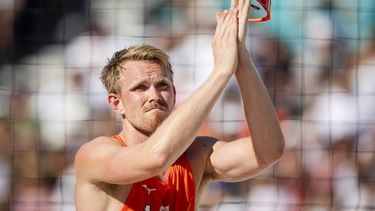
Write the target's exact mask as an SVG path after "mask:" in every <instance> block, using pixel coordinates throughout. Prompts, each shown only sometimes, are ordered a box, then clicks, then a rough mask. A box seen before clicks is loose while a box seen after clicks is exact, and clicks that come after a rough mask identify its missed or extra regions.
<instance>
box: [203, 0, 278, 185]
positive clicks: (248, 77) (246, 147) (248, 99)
mask: <svg viewBox="0 0 375 211" xmlns="http://www.w3.org/2000/svg"><path fill="white" fill-rule="evenodd" d="M233 5H234V6H236V5H237V6H238V9H239V21H238V22H239V30H238V42H239V47H238V67H237V68H238V69H237V71H236V79H237V82H238V84H239V87H240V91H241V96H242V100H243V107H244V111H245V116H246V121H247V125H248V129H249V131H250V135H251V137H247V138H243V139H239V140H235V141H232V142H220V141H218V142H217V143H216V144H215V145H214V146H213V149H214V150H213V153H212V154H211V156H210V162H209V163H208V167H207V168H208V171H211V174H212V177H213V179H217V180H224V181H240V180H244V179H247V178H249V177H251V176H254V175H255V174H257V173H259V172H260V171H262V170H263V169H265V168H267V167H269V166H271V165H272V164H273V163H275V162H276V161H278V160H279V159H280V157H281V156H282V154H283V152H284V138H283V135H282V132H281V128H280V125H279V122H278V119H277V115H276V112H275V110H274V108H273V105H272V102H271V100H270V98H269V95H268V92H267V90H266V88H265V86H264V84H263V82H262V80H261V79H260V77H259V76H258V74H257V72H256V69H255V66H254V64H253V62H252V60H251V57H250V54H249V53H248V51H247V49H246V46H245V43H246V41H245V38H246V25H247V13H248V8H249V5H250V1H249V0H239V1H238V2H236V1H235V0H233V1H232V6H233Z"/></svg>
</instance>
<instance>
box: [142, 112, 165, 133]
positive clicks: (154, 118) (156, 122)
mask: <svg viewBox="0 0 375 211" xmlns="http://www.w3.org/2000/svg"><path fill="white" fill-rule="evenodd" d="M155 112H158V113H156V114H151V115H150V116H149V117H148V118H144V120H143V124H142V123H141V125H138V126H135V129H137V130H138V131H139V132H141V133H142V134H145V135H147V136H150V135H151V134H153V133H154V132H155V130H156V129H157V128H158V127H159V126H160V125H161V124H162V123H163V121H164V120H165V119H166V118H167V117H168V116H169V114H170V112H167V111H155Z"/></svg>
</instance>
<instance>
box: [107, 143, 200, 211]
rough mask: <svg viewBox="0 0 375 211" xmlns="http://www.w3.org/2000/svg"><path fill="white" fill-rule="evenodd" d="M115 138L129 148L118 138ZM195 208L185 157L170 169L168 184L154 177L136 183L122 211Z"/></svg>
mask: <svg viewBox="0 0 375 211" xmlns="http://www.w3.org/2000/svg"><path fill="white" fill-rule="evenodd" d="M113 138H114V139H115V140H116V141H117V142H119V143H120V144H121V145H123V146H125V147H126V146H127V144H126V143H125V141H123V140H122V139H121V138H120V137H119V136H113ZM194 209H195V188H194V178H193V174H192V170H191V166H190V164H189V161H188V159H187V158H186V157H185V156H184V155H182V156H181V157H180V158H179V159H178V160H177V161H176V162H175V163H174V164H173V165H172V166H170V167H169V169H168V180H167V182H166V183H164V182H162V181H161V180H159V179H158V178H157V177H152V178H149V179H146V180H143V181H140V182H137V183H134V184H133V186H132V188H131V190H130V192H129V195H128V198H127V199H126V201H125V202H124V206H123V208H122V209H121V211H161V210H163V211H167V210H170V211H172V210H186V211H194Z"/></svg>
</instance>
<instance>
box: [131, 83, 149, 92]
mask: <svg viewBox="0 0 375 211" xmlns="http://www.w3.org/2000/svg"><path fill="white" fill-rule="evenodd" d="M145 90H147V86H146V85H144V84H139V85H137V86H135V87H134V88H133V89H132V91H145Z"/></svg>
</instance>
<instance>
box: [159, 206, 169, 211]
mask: <svg viewBox="0 0 375 211" xmlns="http://www.w3.org/2000/svg"><path fill="white" fill-rule="evenodd" d="M160 211H169V205H168V206H166V207H164V206H161V207H160Z"/></svg>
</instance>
